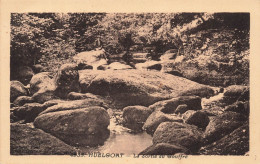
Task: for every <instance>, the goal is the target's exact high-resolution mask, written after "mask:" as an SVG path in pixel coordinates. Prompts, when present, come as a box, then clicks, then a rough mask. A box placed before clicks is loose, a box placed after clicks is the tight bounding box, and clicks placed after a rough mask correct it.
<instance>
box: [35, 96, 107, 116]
mask: <svg viewBox="0 0 260 164" xmlns="http://www.w3.org/2000/svg"><path fill="white" fill-rule="evenodd" d="M46 103H47V104H49V103H48V102H45V104H46ZM91 106H100V107H104V108H105V109H107V108H108V107H107V105H106V103H105V102H104V101H102V100H97V99H92V98H88V99H83V100H73V101H62V102H59V103H58V104H55V105H54V106H51V107H49V108H47V109H46V110H44V111H43V112H41V113H40V115H41V114H46V113H51V112H58V111H65V110H75V109H79V108H86V107H91Z"/></svg>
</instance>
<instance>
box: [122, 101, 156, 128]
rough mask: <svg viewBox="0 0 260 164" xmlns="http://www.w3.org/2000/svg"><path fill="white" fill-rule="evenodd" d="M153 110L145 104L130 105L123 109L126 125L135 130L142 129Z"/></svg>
mask: <svg viewBox="0 0 260 164" xmlns="http://www.w3.org/2000/svg"><path fill="white" fill-rule="evenodd" d="M151 113H152V110H151V109H149V108H147V107H144V106H128V107H125V108H124V109H123V121H124V126H126V127H127V128H129V129H132V130H134V131H140V130H142V126H143V124H144V122H145V121H146V119H147V118H148V117H149V115H150V114H151Z"/></svg>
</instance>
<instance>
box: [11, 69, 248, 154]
mask: <svg viewBox="0 0 260 164" xmlns="http://www.w3.org/2000/svg"><path fill="white" fill-rule="evenodd" d="M112 66H113V65H111V69H108V70H106V71H103V70H102V71H101V70H96V71H93V70H80V71H79V70H78V65H75V64H65V65H62V66H61V67H60V69H59V71H58V73H57V74H56V75H55V76H54V78H52V77H51V76H50V73H48V72H40V73H37V74H34V75H33V76H32V77H31V79H30V82H29V85H27V86H26V87H25V86H24V84H22V83H21V82H19V81H11V95H10V100H11V103H12V104H11V106H12V107H11V122H17V121H19V122H20V123H28V122H33V124H34V126H35V127H36V128H38V129H42V130H43V131H44V132H47V133H49V134H51V135H53V136H55V137H57V138H59V139H60V140H62V141H64V142H65V143H68V144H70V145H73V146H79V145H87V146H96V145H100V144H103V143H104V141H105V140H106V139H107V138H108V137H109V130H108V129H107V127H108V126H109V124H110V116H109V114H108V112H107V109H111V108H112V109H122V113H123V117H122V118H123V125H124V126H126V127H128V128H130V129H132V130H133V131H135V132H140V131H143V130H145V131H146V132H147V133H149V134H151V135H153V145H152V146H151V147H149V148H147V150H144V151H143V152H142V153H141V154H164V153H165V150H167V152H171V153H173V154H174V153H179V152H182V153H186V154H189V153H192V154H196V153H202V152H205V151H203V150H205V149H206V150H207V151H206V152H210V150H211V149H212V146H208V145H210V144H212V143H214V142H221V143H225V142H228V141H227V140H225V137H226V136H227V135H231V133H234V134H235V135H240V134H241V133H240V131H239V130H238V131H234V130H236V129H238V128H240V127H241V126H245V122H246V121H247V120H248V116H249V103H248V101H249V98H248V96H249V88H248V87H242V86H232V87H230V88H226V89H225V93H224V96H225V99H230V100H232V101H229V102H232V103H230V104H228V105H227V106H226V108H223V111H224V112H222V114H220V115H214V116H212V115H209V114H208V113H207V112H206V111H203V110H201V109H202V106H201V98H202V97H210V96H212V95H213V94H214V90H213V89H212V88H211V87H209V86H205V85H201V84H198V83H196V82H193V81H190V80H187V79H185V78H181V77H178V76H172V75H169V74H165V73H162V72H159V71H146V70H136V69H130V68H126V67H124V66H122V65H121V66H120V68H118V67H115V66H113V67H112ZM121 68H123V69H121ZM13 125H14V124H12V126H13ZM14 126H15V125H14ZM240 129H242V130H244V128H240ZM233 131H234V132H233ZM44 132H42V133H44ZM11 135H12V134H11ZM245 137H246V136H245ZM226 138H227V137H226ZM243 141H244V140H243ZM245 144H246V143H245ZM244 147H246V146H244ZM209 149H210V150H209ZM220 154H221V153H220ZM231 154H232V153H231ZM234 154H235V153H234Z"/></svg>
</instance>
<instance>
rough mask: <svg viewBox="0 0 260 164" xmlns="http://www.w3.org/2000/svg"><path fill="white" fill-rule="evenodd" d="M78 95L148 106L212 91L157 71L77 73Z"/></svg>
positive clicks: (121, 104)
mask: <svg viewBox="0 0 260 164" xmlns="http://www.w3.org/2000/svg"><path fill="white" fill-rule="evenodd" d="M79 81H80V85H81V89H82V92H90V93H93V94H97V95H101V96H107V97H109V98H111V99H113V100H114V101H115V102H116V104H117V105H118V107H121V108H122V107H126V106H131V105H142V106H149V105H151V104H153V103H155V102H157V101H160V100H165V99H170V98H173V97H178V96H179V95H183V96H184V95H198V96H210V95H212V94H213V93H214V91H213V89H212V88H210V87H208V86H205V85H201V84H198V83H196V82H193V81H190V80H187V79H184V78H181V77H176V76H172V75H169V74H164V73H161V72H157V71H144V70H142V71H139V70H115V71H113V70H107V71H94V72H93V71H90V70H82V71H80V78H79Z"/></svg>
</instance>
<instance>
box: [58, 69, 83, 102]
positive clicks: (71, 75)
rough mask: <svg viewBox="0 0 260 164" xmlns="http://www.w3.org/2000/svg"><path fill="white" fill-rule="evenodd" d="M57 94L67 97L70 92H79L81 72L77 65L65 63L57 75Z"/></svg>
mask: <svg viewBox="0 0 260 164" xmlns="http://www.w3.org/2000/svg"><path fill="white" fill-rule="evenodd" d="M55 85H56V89H55V95H57V96H58V97H60V98H66V97H67V95H68V94H69V93H70V92H79V91H80V87H79V72H78V68H77V65H75V64H64V65H62V66H61V67H60V68H59V71H58V74H57V75H56V77H55Z"/></svg>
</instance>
